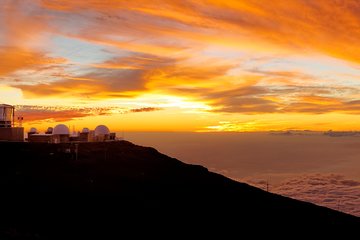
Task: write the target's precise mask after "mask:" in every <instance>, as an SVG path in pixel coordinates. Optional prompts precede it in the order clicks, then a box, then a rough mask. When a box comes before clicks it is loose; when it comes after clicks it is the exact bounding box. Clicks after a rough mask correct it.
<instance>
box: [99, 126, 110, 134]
mask: <svg viewBox="0 0 360 240" xmlns="http://www.w3.org/2000/svg"><path fill="white" fill-rule="evenodd" d="M107 134H110V130H109V128H108V127H107V126H105V125H99V126H97V127H96V128H95V136H99V135H107Z"/></svg>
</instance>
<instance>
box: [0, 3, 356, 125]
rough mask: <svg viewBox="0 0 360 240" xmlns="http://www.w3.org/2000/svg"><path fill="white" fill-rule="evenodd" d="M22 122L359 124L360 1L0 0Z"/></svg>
mask: <svg viewBox="0 0 360 240" xmlns="http://www.w3.org/2000/svg"><path fill="white" fill-rule="evenodd" d="M0 1H1V4H0V53H1V57H2V64H1V65H0V103H7V104H13V105H17V106H18V107H17V114H18V115H22V116H24V126H25V128H29V127H30V126H35V127H37V128H39V129H41V130H44V129H46V128H47V127H48V126H53V125H55V124H57V123H65V124H67V125H70V126H72V125H75V126H78V127H94V126H96V125H98V124H106V125H108V126H109V127H110V128H111V129H112V130H113V131H199V132H202V131H220V132H222V131H268V130H287V129H308V130H318V131H325V130H329V129H333V130H360V124H358V123H359V120H360V116H359V113H360V100H359V99H360V98H359V97H360V65H359V63H360V47H359V46H358V45H357V44H356V41H357V40H358V39H360V32H359V31H358V29H359V26H360V3H359V2H358V1H356V0H347V1H337V0H336V1H335V0H319V1H311V2H309V1H305V0H294V1H290V2H289V1H284V0H275V1H272V2H271V4H267V3H266V2H262V1H255V0H248V1H236V0H228V1H216V0H200V1H198V0H196V1H195V0H185V1H177V0H172V1H163V0H159V1H157V2H156V3H153V2H151V1H143V0H136V1H131V2H129V1H123V0H109V1H106V2H104V1H101V0H88V1H70V0H61V1H60V0H34V1H26V2H25V1H12V0H0Z"/></svg>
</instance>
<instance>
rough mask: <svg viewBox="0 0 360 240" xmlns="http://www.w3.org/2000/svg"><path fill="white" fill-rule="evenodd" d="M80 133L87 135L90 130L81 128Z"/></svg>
mask: <svg viewBox="0 0 360 240" xmlns="http://www.w3.org/2000/svg"><path fill="white" fill-rule="evenodd" d="M81 132H82V133H88V132H90V130H89V129H88V128H83V129H82V131H81Z"/></svg>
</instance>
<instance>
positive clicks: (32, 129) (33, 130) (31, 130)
mask: <svg viewBox="0 0 360 240" xmlns="http://www.w3.org/2000/svg"><path fill="white" fill-rule="evenodd" d="M36 132H37V129H36V128H34V127H32V128H30V131H29V133H36Z"/></svg>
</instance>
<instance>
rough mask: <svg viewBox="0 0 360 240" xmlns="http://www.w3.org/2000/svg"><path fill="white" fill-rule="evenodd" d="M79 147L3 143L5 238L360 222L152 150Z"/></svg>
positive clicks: (0, 184)
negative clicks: (153, 226) (155, 226)
mask: <svg viewBox="0 0 360 240" xmlns="http://www.w3.org/2000/svg"><path fill="white" fill-rule="evenodd" d="M77 147H78V154H77V155H76V154H75V149H76V145H75V144H43V143H42V144H35V143H5V142H4V143H0V149H1V152H2V156H1V161H0V189H1V199H2V200H1V205H0V211H1V217H0V219H1V226H0V231H1V234H2V236H4V238H5V237H6V238H10V239H13V238H18V239H24V238H29V239H33V238H34V239H46V238H49V239H54V238H60V239H67V238H70V237H69V236H72V234H76V235H80V236H82V237H86V236H94V235H96V234H100V236H103V234H109V235H113V234H119V233H120V232H122V231H125V230H129V228H128V227H134V226H137V227H138V228H141V227H144V226H145V225H146V226H149V225H151V224H158V227H160V226H162V227H164V226H166V225H167V224H170V223H171V225H172V228H173V229H177V230H178V231H182V232H184V231H185V232H186V230H189V228H188V227H186V226H189V225H191V226H197V227H196V228H200V226H205V227H206V229H207V230H211V229H212V228H213V227H216V228H221V227H224V226H225V227H226V228H230V226H234V225H236V226H258V227H261V226H265V225H268V224H274V225H275V224H276V225H277V226H285V225H286V226H302V227H301V228H302V229H303V228H304V227H312V226H318V225H327V226H330V228H328V230H331V229H332V226H347V227H349V226H354V227H359V226H360V224H359V223H360V222H359V218H356V217H353V216H351V215H347V214H344V213H340V212H337V211H334V210H331V209H327V208H324V207H320V206H316V205H313V204H310V203H306V202H301V201H297V200H293V199H289V198H286V197H282V196H279V195H275V194H271V193H268V192H265V191H262V190H260V189H257V188H254V187H251V186H249V185H247V184H244V183H239V182H236V181H233V180H231V179H228V178H226V177H224V176H222V175H219V174H215V173H212V172H209V171H208V170H207V169H206V168H204V167H201V166H195V165H189V164H185V163H182V162H180V161H178V160H176V159H174V158H170V157H168V156H166V155H163V154H161V153H159V152H158V151H156V150H155V149H153V148H148V147H141V146H137V145H134V144H132V143H130V142H126V141H119V142H108V143H80V144H79V145H78V146H77ZM160 228H161V227H160ZM230 229H231V228H230ZM232 231H234V232H235V229H232ZM133 234H135V235H136V234H137V232H133ZM0 239H3V238H0Z"/></svg>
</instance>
